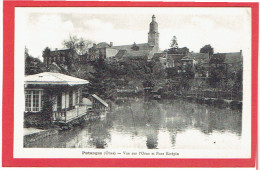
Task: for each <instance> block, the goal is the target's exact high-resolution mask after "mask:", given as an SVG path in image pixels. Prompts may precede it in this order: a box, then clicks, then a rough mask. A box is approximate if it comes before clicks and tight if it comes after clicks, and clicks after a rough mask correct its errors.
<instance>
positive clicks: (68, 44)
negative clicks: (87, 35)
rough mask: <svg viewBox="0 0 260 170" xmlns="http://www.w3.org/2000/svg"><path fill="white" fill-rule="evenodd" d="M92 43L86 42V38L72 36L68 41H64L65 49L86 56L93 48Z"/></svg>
mask: <svg viewBox="0 0 260 170" xmlns="http://www.w3.org/2000/svg"><path fill="white" fill-rule="evenodd" d="M91 44H92V43H91V41H89V40H85V39H84V38H82V37H80V38H78V37H77V36H72V35H70V36H69V38H68V39H67V40H64V41H63V46H64V47H65V48H68V49H71V50H72V51H75V52H76V53H77V54H79V55H85V54H86V53H87V51H88V49H89V48H90V46H91Z"/></svg>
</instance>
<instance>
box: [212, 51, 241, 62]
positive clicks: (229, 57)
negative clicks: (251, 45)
mask: <svg viewBox="0 0 260 170" xmlns="http://www.w3.org/2000/svg"><path fill="white" fill-rule="evenodd" d="M213 56H214V57H223V58H224V63H227V64H233V63H239V62H242V61H243V56H242V51H241V52H233V53H216V54H213Z"/></svg>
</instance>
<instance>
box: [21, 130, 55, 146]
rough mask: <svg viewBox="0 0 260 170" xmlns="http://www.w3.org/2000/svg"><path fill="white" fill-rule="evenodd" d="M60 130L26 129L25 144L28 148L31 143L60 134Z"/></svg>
mask: <svg viewBox="0 0 260 170" xmlns="http://www.w3.org/2000/svg"><path fill="white" fill-rule="evenodd" d="M58 132H59V131H58V129H56V128H52V129H45V130H43V129H36V128H24V136H23V140H24V141H23V144H24V147H27V146H28V145H29V144H30V143H32V142H35V141H38V140H40V139H43V138H46V137H48V136H52V135H56V134H58Z"/></svg>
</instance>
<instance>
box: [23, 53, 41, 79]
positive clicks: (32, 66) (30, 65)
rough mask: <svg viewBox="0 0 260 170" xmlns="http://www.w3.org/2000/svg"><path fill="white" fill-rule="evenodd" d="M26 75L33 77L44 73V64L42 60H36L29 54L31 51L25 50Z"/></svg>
mask: <svg viewBox="0 0 260 170" xmlns="http://www.w3.org/2000/svg"><path fill="white" fill-rule="evenodd" d="M24 57H25V75H32V74H37V73H41V72H42V68H43V63H42V62H41V60H40V59H38V58H34V57H33V56H31V55H30V54H29V50H28V49H27V48H25V51H24Z"/></svg>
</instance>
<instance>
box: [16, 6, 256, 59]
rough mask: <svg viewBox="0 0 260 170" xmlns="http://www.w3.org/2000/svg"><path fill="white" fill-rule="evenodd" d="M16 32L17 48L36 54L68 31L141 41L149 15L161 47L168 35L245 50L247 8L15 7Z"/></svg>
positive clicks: (218, 48) (189, 43)
mask: <svg viewBox="0 0 260 170" xmlns="http://www.w3.org/2000/svg"><path fill="white" fill-rule="evenodd" d="M15 12H16V18H15V20H16V23H15V24H16V25H15V30H16V36H18V38H19V39H22V41H19V46H20V47H23V48H24V47H25V46H26V47H27V48H28V49H29V54H30V55H32V56H33V57H38V58H40V59H42V58H41V57H42V51H43V50H44V48H45V47H49V48H51V49H53V50H54V49H55V48H58V49H62V48H64V47H63V46H62V42H63V40H65V39H68V37H69V35H76V36H78V37H83V38H84V39H87V40H89V41H91V42H93V43H98V42H107V43H109V42H113V44H114V45H124V44H133V43H134V42H135V43H146V42H147V40H148V31H149V24H150V22H151V17H152V15H153V14H154V15H155V16H156V21H157V22H158V25H159V33H160V37H159V45H160V49H161V50H165V49H167V48H169V45H170V41H171V39H172V37H173V36H176V37H177V41H178V44H179V47H188V48H189V49H190V51H194V52H199V50H200V48H201V47H203V46H204V45H206V44H211V46H212V47H213V48H214V51H215V52H216V53H217V52H238V51H240V50H243V53H248V51H250V47H251V45H250V43H251V36H250V34H251V20H250V18H251V10H250V9H249V8H195V7H192V8H180V7H174V8H158V7H157V8H150V7H149V8H140V7H139V8H122V7H121V8H108V7H98V8H97V7H92V8H81V7H78V8H43V7H41V8H16V11H15Z"/></svg>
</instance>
